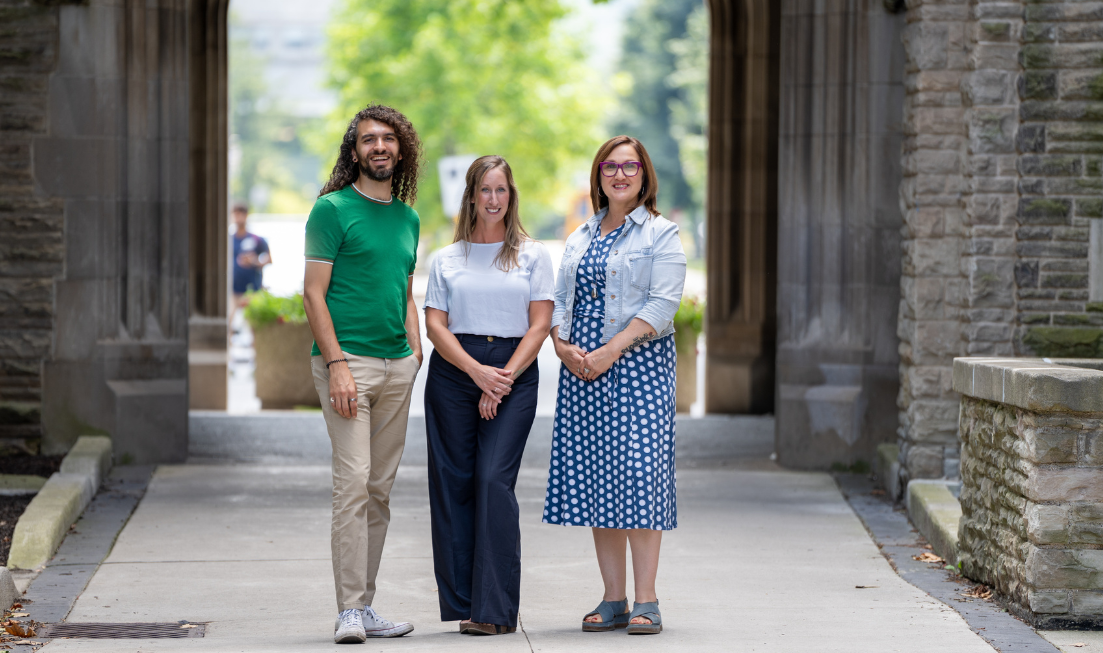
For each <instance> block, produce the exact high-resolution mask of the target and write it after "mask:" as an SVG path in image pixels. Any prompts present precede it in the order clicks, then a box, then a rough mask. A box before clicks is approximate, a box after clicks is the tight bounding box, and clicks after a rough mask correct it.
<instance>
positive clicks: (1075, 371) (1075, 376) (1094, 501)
mask: <svg viewBox="0 0 1103 653" xmlns="http://www.w3.org/2000/svg"><path fill="white" fill-rule="evenodd" d="M1061 363H1064V365H1062V364H1061ZM1073 366H1077V367H1073ZM1078 366H1086V367H1090V368H1094V369H1079V368H1078ZM1100 367H1103V364H1101V363H1100V361H1098V360H1091V361H1085V360H1065V359H1058V360H1054V361H1052V362H1050V361H1049V360H1047V361H1042V360H1040V359H1017V360H1012V359H1006V358H1003V359H985V358H959V359H957V360H955V361H954V381H953V387H954V389H955V390H957V391H958V392H960V393H961V394H962V395H963V396H962V399H961V442H962V449H961V476H962V488H961V510H962V517H961V524H960V532H959V539H958V548H959V560H960V562H961V571H962V573H963V574H964V575H965V576H966V577H968V578H972V579H974V580H977V581H980V582H983V583H986V584H988V585H991V586H992V587H993V588H994V589H995V590H996V591H997V592H999V593H1000V594H1002V595H1004V596H1005V597H1006V598H1007V599H1008V602H1007V605H1008V607H1009V608H1010V609H1011V611H1012V612H1014V613H1016V614H1018V615H1019V616H1021V617H1022V618H1024V619H1025V620H1026V621H1028V622H1029V623H1031V624H1032V625H1034V626H1035V627H1037V628H1046V629H1050V628H1099V627H1101V626H1103V549H1101V548H1100V547H1101V546H1103V372H1100V371H1098V368H1100Z"/></svg>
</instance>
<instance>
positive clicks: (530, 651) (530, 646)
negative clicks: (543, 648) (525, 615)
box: [517, 614, 536, 653]
mask: <svg viewBox="0 0 1103 653" xmlns="http://www.w3.org/2000/svg"><path fill="white" fill-rule="evenodd" d="M517 625H518V626H520V627H521V634H522V635H524V636H525V643H527V644H528V645H529V653H536V651H534V650H533V649H532V640H531V639H529V634H528V631H526V630H525V622H524V621H522V620H521V615H520V614H518V615H517Z"/></svg>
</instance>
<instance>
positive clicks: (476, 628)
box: [460, 621, 517, 635]
mask: <svg viewBox="0 0 1103 653" xmlns="http://www.w3.org/2000/svg"><path fill="white" fill-rule="evenodd" d="M460 632H466V633H467V634H468V635H504V634H506V633H515V632H517V626H499V625H497V624H480V623H476V622H474V621H472V622H471V623H469V624H467V630H466V631H464V630H462V629H461V630H460Z"/></svg>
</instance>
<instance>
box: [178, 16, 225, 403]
mask: <svg viewBox="0 0 1103 653" xmlns="http://www.w3.org/2000/svg"><path fill="white" fill-rule="evenodd" d="M227 9H228V0H196V1H193V2H191V3H189V12H188V48H189V50H188V75H189V91H190V93H189V96H188V99H189V103H190V104H189V108H188V111H189V139H190V141H191V158H190V168H189V175H188V177H189V185H188V214H189V215H188V219H189V231H190V234H189V236H190V246H191V247H190V252H189V254H190V257H189V262H188V268H189V269H188V281H189V283H188V298H189V316H190V317H189V320H188V324H189V339H188V340H189V343H188V344H189V349H188V378H189V381H190V383H189V393H188V405H189V407H190V408H199V409H210V410H226V405H227V400H228V394H229V392H228V391H229V387H228V380H229V379H228V375H227V374H228V361H229V359H228V349H229V329H228V323H227V319H228V316H227V307H228V306H229V279H228V270H229V252H228V242H229V235H228V234H229V230H228V225H227V222H226V209H227V197H226V192H227V189H226V184H227V179H228V171H227V163H228V159H227V147H228V141H227V131H228V127H227V120H228V113H227V111H228V106H227V102H228V94H227V54H228V50H229V44H228V42H227Z"/></svg>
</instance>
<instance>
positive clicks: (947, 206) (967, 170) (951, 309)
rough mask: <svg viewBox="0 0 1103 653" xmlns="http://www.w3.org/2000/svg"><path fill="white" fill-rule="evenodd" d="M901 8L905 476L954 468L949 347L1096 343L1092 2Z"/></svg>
mask: <svg viewBox="0 0 1103 653" xmlns="http://www.w3.org/2000/svg"><path fill="white" fill-rule="evenodd" d="M907 6H908V12H907V16H908V28H907V30H906V31H905V35H904V42H905V46H906V49H907V53H908V79H907V87H908V97H907V103H906V108H905V114H904V121H905V130H906V132H907V135H908V138H907V140H906V142H905V146H904V162H905V163H904V182H903V184H902V185H901V200H902V202H903V205H904V208H905V223H906V226H905V230H904V262H903V265H902V278H901V291H902V295H903V301H902V302H901V307H900V317H899V334H900V338H901V365H900V379H901V391H900V397H899V401H898V404H899V407H900V411H901V412H900V428H899V440H900V449H901V460H900V462H901V467H902V469H903V475H904V478H903V479H902V480H904V481H905V482H906V481H907V480H908V479H909V478H933V477H940V476H942V477H951V478H952V477H955V476H956V475H957V470H958V458H957V455H958V454H957V443H956V439H955V438H954V430H955V422H956V415H957V398H956V396H955V394H954V393H953V392H952V390H951V388H950V382H949V379H950V360H951V359H952V358H953V357H954V356H958V355H986V356H1012V355H1019V356H1022V355H1044V356H1066V357H1067V356H1103V328H1101V327H1103V314H1100V313H1099V311H1103V222H1101V221H1100V220H1097V219H1093V218H1100V217H1103V199H1101V198H1100V192H1101V191H1103V142H1101V141H1103V45H1100V43H1099V42H1100V40H1101V39H1103V27H1101V24H1103V23H1101V22H1100V21H1101V19H1103V2H1083V1H1067V2H1059V1H1047V2H1020V1H1015V0H909V2H908V3H907ZM1090 252H1096V253H1095V254H1090ZM1095 302H1100V303H1095Z"/></svg>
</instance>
